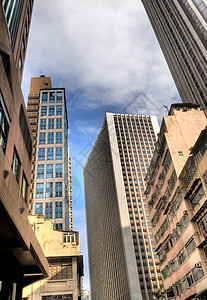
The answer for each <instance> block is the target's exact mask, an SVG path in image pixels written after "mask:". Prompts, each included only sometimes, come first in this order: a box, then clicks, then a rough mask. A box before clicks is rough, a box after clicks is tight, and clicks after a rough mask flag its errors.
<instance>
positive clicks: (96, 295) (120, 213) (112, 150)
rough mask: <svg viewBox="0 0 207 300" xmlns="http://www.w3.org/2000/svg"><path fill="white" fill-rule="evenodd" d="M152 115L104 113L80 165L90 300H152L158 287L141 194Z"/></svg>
mask: <svg viewBox="0 0 207 300" xmlns="http://www.w3.org/2000/svg"><path fill="white" fill-rule="evenodd" d="M158 130H159V127H158V123H157V119H156V117H153V116H141V115H128V114H127V115H125V114H113V113H106V117H105V120H104V123H103V126H102V129H101V131H100V133H99V136H98V138H97V140H96V142H95V145H94V147H93V149H92V151H91V153H90V155H89V157H88V159H87V162H86V164H85V167H84V182H85V201H86V218H87V235H88V250H89V268H90V279H91V295H92V299H95V300H96V299H117V300H120V299H123V300H128V299H134V300H135V299H136V300H137V299H152V291H153V290H157V289H158V288H160V287H162V281H161V277H160V272H159V268H158V265H159V263H158V259H157V257H156V255H155V252H154V249H155V248H154V247H155V246H154V245H155V242H154V238H153V236H152V227H151V225H150V221H149V213H148V208H147V203H146V198H145V195H144V188H145V182H144V178H145V174H146V171H147V168H148V165H149V163H150V160H151V157H152V154H153V151H154V143H155V141H156V133H157V132H158Z"/></svg>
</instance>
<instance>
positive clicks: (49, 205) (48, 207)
mask: <svg viewBox="0 0 207 300" xmlns="http://www.w3.org/2000/svg"><path fill="white" fill-rule="evenodd" d="M35 214H36V215H42V214H44V216H45V219H53V214H54V216H55V219H61V218H62V217H63V205H62V202H55V212H54V213H53V202H46V203H45V208H44V213H43V202H40V203H35Z"/></svg>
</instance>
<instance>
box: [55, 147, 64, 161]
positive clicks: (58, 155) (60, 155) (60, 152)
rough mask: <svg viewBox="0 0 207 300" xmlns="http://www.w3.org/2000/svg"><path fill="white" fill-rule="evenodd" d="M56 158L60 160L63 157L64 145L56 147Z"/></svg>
mask: <svg viewBox="0 0 207 300" xmlns="http://www.w3.org/2000/svg"><path fill="white" fill-rule="evenodd" d="M55 159H56V160H60V159H62V147H57V148H56V156H55Z"/></svg>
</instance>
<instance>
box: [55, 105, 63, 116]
mask: <svg viewBox="0 0 207 300" xmlns="http://www.w3.org/2000/svg"><path fill="white" fill-rule="evenodd" d="M56 115H57V116H58V115H60V116H61V115H62V105H57V106H56Z"/></svg>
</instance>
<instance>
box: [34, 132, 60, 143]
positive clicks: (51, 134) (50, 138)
mask: <svg viewBox="0 0 207 300" xmlns="http://www.w3.org/2000/svg"><path fill="white" fill-rule="evenodd" d="M54 137H55V133H54V132H48V133H47V144H54ZM55 141H56V144H62V142H63V138H62V132H56V139H55ZM45 144H46V133H45V132H41V133H40V134H39V145H45Z"/></svg>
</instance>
